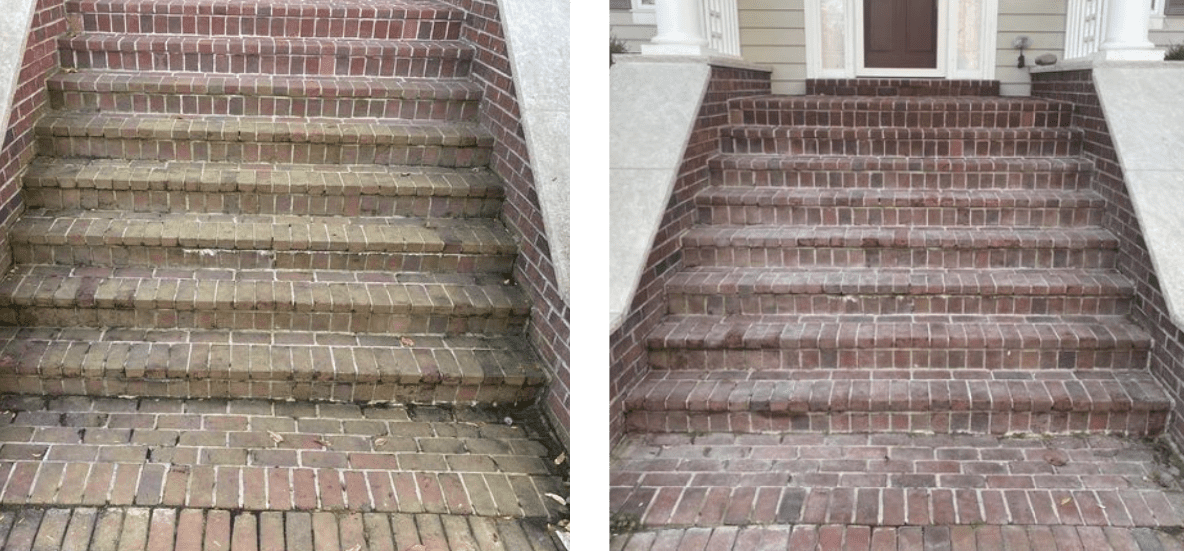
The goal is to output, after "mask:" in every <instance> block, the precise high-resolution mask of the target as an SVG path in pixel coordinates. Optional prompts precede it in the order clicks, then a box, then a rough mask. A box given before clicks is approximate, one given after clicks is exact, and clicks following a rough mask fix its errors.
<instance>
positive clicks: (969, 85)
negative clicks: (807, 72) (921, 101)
mask: <svg viewBox="0 0 1184 551" xmlns="http://www.w3.org/2000/svg"><path fill="white" fill-rule="evenodd" d="M806 94H808V95H825V96H904V97H912V96H941V97H949V96H988V97H991V96H998V95H999V81H997V80H945V79H935V78H856V79H850V78H845V79H806Z"/></svg>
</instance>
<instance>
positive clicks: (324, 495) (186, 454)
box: [0, 397, 562, 519]
mask: <svg viewBox="0 0 1184 551" xmlns="http://www.w3.org/2000/svg"><path fill="white" fill-rule="evenodd" d="M3 401H4V402H5V406H6V407H5V409H6V410H7V411H6V412H5V413H4V416H5V426H4V430H3V433H2V436H0V439H2V441H3V442H4V443H3V446H2V447H0V469H2V470H3V471H4V472H5V473H7V474H8V476H7V484H6V485H5V486H4V490H3V492H4V493H3V494H2V496H0V502H3V503H4V504H6V505H47V506H103V505H111V506H133V505H135V506H150V507H156V506H164V507H194V508H222V509H243V510H250V511H289V510H295V511H308V510H316V511H348V512H358V513H361V512H371V511H376V512H398V513H432V514H453V515H461V514H463V515H474V516H475V517H493V516H504V517H506V518H537V519H554V518H557V517H558V516H559V514H560V513H561V511H562V508H561V507H560V506H559V504H558V503H557V502H555V501H553V500H551V499H549V498H547V497H545V495H544V494H545V493H558V492H560V491H561V490H560V489H559V487H560V485H561V482H560V480H559V479H558V478H557V477H556V476H554V475H553V474H552V473H551V472H550V467H549V465H548V463H550V459H551V458H550V457H549V452H548V450H547V448H546V446H544V445H542V444H541V443H540V442H539V441H538V440H537V439H536V437H535V436H534V435H532V434H531V433H528V432H527V431H526V430H524V429H522V428H521V427H519V426H506V425H505V424H503V423H501V422H500V417H499V416H498V415H497V414H495V413H486V412H482V411H479V410H469V409H465V408H457V409H455V410H453V409H445V408H436V407H430V406H420V407H416V408H407V407H404V406H395V405H355V404H328V403H319V404H318V403H314V402H269V401H261V400H170V399H163V400H159V399H149V398H141V399H120V398H87V397H63V398H55V399H46V398H44V397H11V398H5V399H4V400H3ZM51 406H52V407H51ZM273 435H274V436H273Z"/></svg>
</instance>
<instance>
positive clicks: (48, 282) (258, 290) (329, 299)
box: [0, 265, 530, 335]
mask: <svg viewBox="0 0 1184 551" xmlns="http://www.w3.org/2000/svg"><path fill="white" fill-rule="evenodd" d="M529 310H530V308H529V301H528V300H527V299H526V296H525V295H524V294H523V292H522V291H521V290H520V289H518V288H517V287H513V286H510V285H505V284H504V282H502V281H501V279H500V278H495V280H494V281H486V280H485V279H474V278H472V277H467V278H461V279H456V278H449V277H447V276H445V277H444V278H440V279H435V278H433V277H432V276H431V274H421V275H415V274H411V275H400V274H395V273H386V272H357V273H351V272H312V271H273V270H167V269H160V270H152V269H147V268H134V269H133V268H129V269H112V268H99V267H92V268H87V267H77V268H75V267H69V266H63V267H54V266H28V265H18V267H17V268H16V269H15V270H14V271H13V272H12V273H11V274H9V276H8V277H6V278H5V279H4V280H3V281H2V282H0V324H4V325H19V326H49V327H55V326H62V325H77V326H82V327H140V328H159V329H165V328H202V329H214V328H222V329H231V328H233V329H276V330H294V331H318V330H321V331H351V332H364V333H394V334H404V333H447V334H452V335H456V334H463V333H489V334H515V333H517V332H519V331H521V329H522V327H523V325H524V324H525V323H526V318H527V317H528V314H529Z"/></svg>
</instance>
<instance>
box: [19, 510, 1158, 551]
mask: <svg viewBox="0 0 1184 551" xmlns="http://www.w3.org/2000/svg"><path fill="white" fill-rule="evenodd" d="M0 541H11V542H13V543H12V546H13V548H14V549H30V546H31V545H33V544H34V543H40V544H42V545H43V546H42V547H36V548H35V549H38V550H40V549H50V548H53V549H58V547H52V546H55V545H58V543H59V542H60V545H61V547H60V549H63V550H69V551H110V550H112V549H144V548H145V545H147V544H148V542H151V545H152V547H151V548H150V549H152V551H174V550H175V551H194V550H197V549H201V548H202V545H203V544H204V545H205V549H207V550H211V551H215V550H224V551H257V550H260V549H262V550H265V551H275V550H278V549H287V550H290V551H313V549H314V547H313V542H314V541H315V542H321V543H322V545H337V544H340V547H339V549H352V548H357V549H359V550H361V549H369V550H374V551H380V550H387V551H390V550H395V551H403V550H406V549H416V547H417V546H419V547H420V548H426V549H434V548H437V547H438V548H440V549H478V548H481V546H485V547H484V548H486V549H491V548H496V549H501V547H489V546H500V545H502V544H503V543H504V545H506V548H507V549H511V548H512V549H521V550H524V551H532V550H533V551H558V550H560V549H563V548H562V547H561V546H559V545H557V544H556V543H555V542H554V540H553V536H552V535H551V533H550V531H549V530H548V528H547V526H546V523H545V522H543V521H542V520H541V519H514V518H492V517H485V516H476V515H440V514H432V513H416V514H412V513H372V512H367V513H363V512H342V511H317V512H309V511H259V512H257V511H241V510H237V509H213V508H201V509H198V508H181V509H178V508H175V507H163V508H154V507H114V506H107V507H72V508H62V507H51V508H41V507H21V508H15V507H9V508H0ZM499 542H502V543H499ZM45 546H50V547H45ZM347 546H348V547H347ZM322 549H323V548H322ZM334 549H337V548H334ZM1168 551H1173V550H1168Z"/></svg>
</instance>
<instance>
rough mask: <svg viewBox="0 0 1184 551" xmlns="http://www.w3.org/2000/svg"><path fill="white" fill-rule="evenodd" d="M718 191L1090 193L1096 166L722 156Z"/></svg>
mask: <svg viewBox="0 0 1184 551" xmlns="http://www.w3.org/2000/svg"><path fill="white" fill-rule="evenodd" d="M708 166H709V168H710V170H711V175H712V176H711V178H712V183H713V184H715V185H728V186H735V185H748V186H785V187H801V188H824V187H831V188H860V189H881V188H883V189H918V190H920V189H954V190H961V189H967V190H980V189H990V190H995V189H999V190H1003V189H1015V190H1022V189H1065V190H1078V189H1088V188H1089V184H1090V181H1091V178H1092V176H1093V170H1094V165H1093V163H1092V162H1090V161H1086V160H1083V159H1080V158H1066V157H1062V158H1057V157H958V158H954V157H944V158H941V157H929V158H916V157H900V156H819V155H794V156H787V155H772V154H764V155H758V154H718V155H714V156H712V157H711V158H710V159H708Z"/></svg>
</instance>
